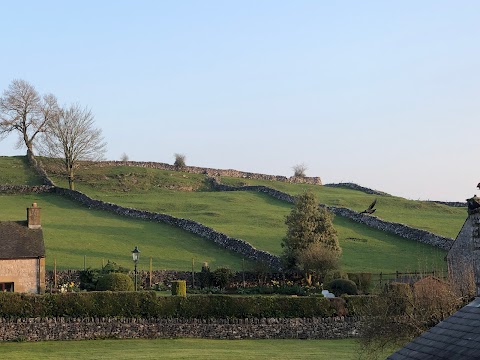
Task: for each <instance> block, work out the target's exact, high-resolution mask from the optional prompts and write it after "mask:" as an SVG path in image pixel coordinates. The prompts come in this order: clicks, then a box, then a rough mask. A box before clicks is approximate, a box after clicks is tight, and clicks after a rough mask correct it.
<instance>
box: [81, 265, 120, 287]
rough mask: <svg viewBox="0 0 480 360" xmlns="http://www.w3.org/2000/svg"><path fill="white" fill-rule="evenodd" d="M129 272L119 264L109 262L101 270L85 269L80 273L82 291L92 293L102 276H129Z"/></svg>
mask: <svg viewBox="0 0 480 360" xmlns="http://www.w3.org/2000/svg"><path fill="white" fill-rule="evenodd" d="M128 272H129V270H128V269H127V268H125V267H123V266H120V265H118V264H117V263H115V262H113V261H110V260H108V262H107V264H106V265H105V266H104V267H102V268H101V269H91V268H88V269H85V270H82V271H80V289H82V290H87V291H92V290H96V288H97V282H98V279H99V278H100V277H102V275H105V274H110V273H122V274H128Z"/></svg>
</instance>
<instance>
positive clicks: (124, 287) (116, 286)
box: [96, 273, 133, 291]
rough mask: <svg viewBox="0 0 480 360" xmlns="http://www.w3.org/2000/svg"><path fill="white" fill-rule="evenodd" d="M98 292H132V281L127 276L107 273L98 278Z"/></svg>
mask: <svg viewBox="0 0 480 360" xmlns="http://www.w3.org/2000/svg"><path fill="white" fill-rule="evenodd" d="M96 289H97V290H99V291H106V290H109V291H133V280H132V279H131V278H130V276H128V275H127V274H122V273H108V274H105V275H102V276H100V277H99V278H98V281H97V286H96Z"/></svg>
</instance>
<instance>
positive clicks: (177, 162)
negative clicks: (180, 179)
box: [173, 153, 186, 168]
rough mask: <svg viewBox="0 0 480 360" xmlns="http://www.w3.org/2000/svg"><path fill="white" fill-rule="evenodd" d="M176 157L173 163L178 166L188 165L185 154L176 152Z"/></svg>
mask: <svg viewBox="0 0 480 360" xmlns="http://www.w3.org/2000/svg"><path fill="white" fill-rule="evenodd" d="M173 156H174V157H175V162H174V163H173V165H174V166H175V167H177V168H183V167H185V166H186V164H185V159H186V156H185V155H184V154H177V153H175V154H174V155H173Z"/></svg>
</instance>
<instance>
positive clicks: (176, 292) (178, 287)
mask: <svg viewBox="0 0 480 360" xmlns="http://www.w3.org/2000/svg"><path fill="white" fill-rule="evenodd" d="M172 295H173V296H183V297H185V296H187V282H186V281H185V280H173V281H172Z"/></svg>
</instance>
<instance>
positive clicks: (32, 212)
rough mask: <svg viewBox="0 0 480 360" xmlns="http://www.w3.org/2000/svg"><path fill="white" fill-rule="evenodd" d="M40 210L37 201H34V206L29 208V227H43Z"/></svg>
mask: <svg viewBox="0 0 480 360" xmlns="http://www.w3.org/2000/svg"><path fill="white" fill-rule="evenodd" d="M40 210H41V208H39V207H37V203H33V204H32V207H29V208H27V225H28V228H29V229H41V228H42V224H41V222H40Z"/></svg>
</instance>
